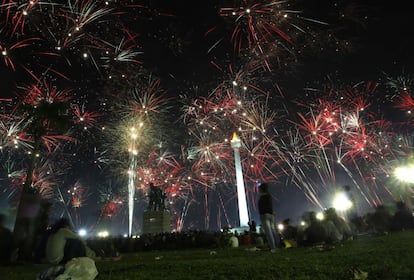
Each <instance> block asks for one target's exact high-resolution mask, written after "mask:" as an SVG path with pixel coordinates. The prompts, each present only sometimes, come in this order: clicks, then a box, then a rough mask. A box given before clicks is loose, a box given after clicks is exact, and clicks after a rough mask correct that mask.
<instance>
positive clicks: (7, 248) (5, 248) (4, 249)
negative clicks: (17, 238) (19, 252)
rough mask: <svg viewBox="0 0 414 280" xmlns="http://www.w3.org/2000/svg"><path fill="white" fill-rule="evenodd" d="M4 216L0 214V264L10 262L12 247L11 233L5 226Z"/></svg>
mask: <svg viewBox="0 0 414 280" xmlns="http://www.w3.org/2000/svg"><path fill="white" fill-rule="evenodd" d="M5 222H6V216H5V215H3V214H0V265H2V264H3V265H7V264H9V263H10V262H11V259H12V254H13V250H14V249H15V248H14V242H13V234H12V232H11V231H10V230H9V229H8V228H7V227H6V226H5Z"/></svg>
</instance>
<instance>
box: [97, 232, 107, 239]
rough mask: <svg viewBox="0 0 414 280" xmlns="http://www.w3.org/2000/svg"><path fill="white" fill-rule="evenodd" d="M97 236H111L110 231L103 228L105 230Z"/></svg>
mask: <svg viewBox="0 0 414 280" xmlns="http://www.w3.org/2000/svg"><path fill="white" fill-rule="evenodd" d="M97 236H98V237H101V238H106V237H108V236H109V232H108V231H107V230H103V231H100V232H98V234H97Z"/></svg>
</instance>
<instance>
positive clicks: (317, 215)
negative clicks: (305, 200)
mask: <svg viewBox="0 0 414 280" xmlns="http://www.w3.org/2000/svg"><path fill="white" fill-rule="evenodd" d="M324 218H325V217H324V215H323V213H322V212H318V213H317V214H316V219H318V220H319V221H322V220H323V219H324Z"/></svg>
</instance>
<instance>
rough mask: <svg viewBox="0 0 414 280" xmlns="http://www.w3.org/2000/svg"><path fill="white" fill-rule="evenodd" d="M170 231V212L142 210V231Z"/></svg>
mask: <svg viewBox="0 0 414 280" xmlns="http://www.w3.org/2000/svg"><path fill="white" fill-rule="evenodd" d="M164 232H171V214H170V212H167V211H146V212H144V218H143V225H142V233H143V234H147V233H164Z"/></svg>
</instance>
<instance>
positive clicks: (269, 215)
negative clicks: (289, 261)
mask: <svg viewBox="0 0 414 280" xmlns="http://www.w3.org/2000/svg"><path fill="white" fill-rule="evenodd" d="M258 208H259V214H260V221H261V222H262V228H263V231H264V233H265V235H266V239H267V242H268V244H269V246H270V251H271V252H275V251H276V250H277V249H278V248H279V237H278V234H277V232H276V228H275V224H274V220H275V215H274V212H273V203H272V196H271V195H270V193H269V185H268V184H266V183H261V184H260V185H259V201H258Z"/></svg>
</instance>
